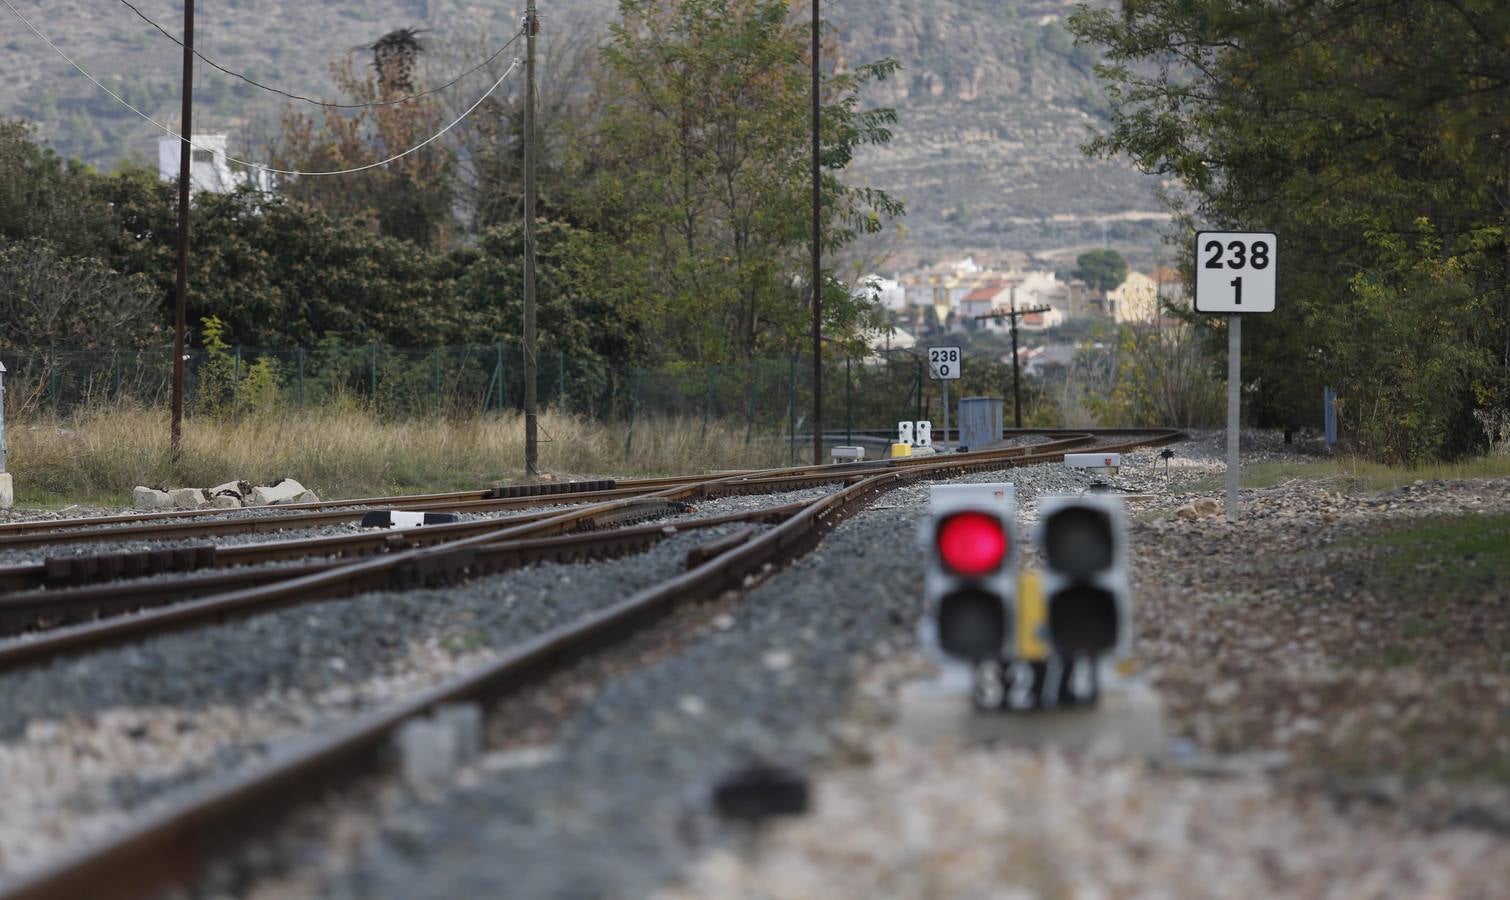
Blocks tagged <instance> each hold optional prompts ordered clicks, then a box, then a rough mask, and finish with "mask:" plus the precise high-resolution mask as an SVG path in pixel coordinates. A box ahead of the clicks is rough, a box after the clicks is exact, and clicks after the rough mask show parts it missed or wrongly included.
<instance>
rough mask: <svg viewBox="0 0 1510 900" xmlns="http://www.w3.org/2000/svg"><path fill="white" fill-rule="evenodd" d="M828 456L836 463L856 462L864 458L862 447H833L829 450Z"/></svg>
mask: <svg viewBox="0 0 1510 900" xmlns="http://www.w3.org/2000/svg"><path fill="white" fill-rule="evenodd" d="M829 454H830V455H831V456H832V457H833V460H834V462H836V463H837V462H857V461H859V460H862V459H864V458H865V448H864V447H833V448H830V449H829Z"/></svg>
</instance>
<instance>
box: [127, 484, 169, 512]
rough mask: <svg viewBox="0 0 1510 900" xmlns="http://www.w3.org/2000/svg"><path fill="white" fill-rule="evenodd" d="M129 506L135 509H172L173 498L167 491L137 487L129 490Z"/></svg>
mask: <svg viewBox="0 0 1510 900" xmlns="http://www.w3.org/2000/svg"><path fill="white" fill-rule="evenodd" d="M131 505H132V506H133V507H135V508H137V509H172V508H173V498H172V497H169V496H168V492H167V491H159V490H157V489H156V488H149V487H142V486H141V485H137V486H136V487H135V488H133V489H132V490H131Z"/></svg>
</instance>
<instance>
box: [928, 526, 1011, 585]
mask: <svg viewBox="0 0 1510 900" xmlns="http://www.w3.org/2000/svg"><path fill="white" fill-rule="evenodd" d="M936 539H937V544H938V552H939V558H940V559H941V560H943V563H944V565H945V566H946V567H947V568H949V569H950V570H952V571H953V572H955V573H956V574H959V575H985V574H988V573H990V572H993V571H995V570H996V569H997V567H999V566H1000V565H1001V562H1002V560H1004V559H1006V557H1007V549H1008V547H1007V532H1006V529H1005V528H1003V527H1002V524H1001V520H999V519H997V518H995V517H994V516H988V515H986V514H985V513H978V512H962V513H955V514H954V515H952V516H949V517H948V518H946V519H944V520H943V521H942V522H940V523H939V527H938V531H937V538H936Z"/></svg>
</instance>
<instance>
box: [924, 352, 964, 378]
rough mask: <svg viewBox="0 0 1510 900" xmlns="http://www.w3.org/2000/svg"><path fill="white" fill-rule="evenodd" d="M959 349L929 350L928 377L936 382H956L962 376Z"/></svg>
mask: <svg viewBox="0 0 1510 900" xmlns="http://www.w3.org/2000/svg"><path fill="white" fill-rule="evenodd" d="M960 359H961V357H960V352H959V348H958V347H929V348H928V377H929V378H932V379H933V380H934V381H954V380H955V379H957V378H959V374H960Z"/></svg>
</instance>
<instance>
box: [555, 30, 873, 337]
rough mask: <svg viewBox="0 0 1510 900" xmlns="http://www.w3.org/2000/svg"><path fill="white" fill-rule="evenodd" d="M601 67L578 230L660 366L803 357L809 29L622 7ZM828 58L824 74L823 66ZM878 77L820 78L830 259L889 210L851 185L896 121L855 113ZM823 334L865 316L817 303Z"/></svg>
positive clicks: (851, 73) (840, 303) (842, 331)
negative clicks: (609, 254) (598, 244)
mask: <svg viewBox="0 0 1510 900" xmlns="http://www.w3.org/2000/svg"><path fill="white" fill-rule="evenodd" d="M619 9H620V14H621V21H620V22H618V23H616V24H614V25H613V26H612V28H611V36H610V39H609V41H608V43H607V44H606V45H605V46H604V48H603V50H602V63H603V65H602V77H601V78H600V79H599V81H598V84H597V87H596V90H595V97H594V101H593V102H594V107H595V115H594V117H593V119H592V120H591V122H592V124H591V129H590V131H589V132H588V133H587V134H585V135H584V136H583V138H582V139H581V140H580V141H578V142H577V146H578V149H579V156H578V162H577V166H578V169H579V171H580V172H581V173H582V176H581V177H582V179H583V180H584V181H585V182H587V184H588V187H587V191H586V196H585V198H584V206H585V208H586V209H587V210H588V216H589V219H588V220H589V222H590V224H591V225H592V227H594V228H595V229H596V230H598V231H599V232H600V233H602V234H604V235H606V236H611V238H612V239H613V241H614V246H615V247H616V252H617V256H616V259H615V260H614V262H615V267H614V271H615V272H616V274H617V275H618V277H619V278H620V279H621V280H622V282H623V283H625V284H628V285H633V286H634V288H635V289H636V293H637V294H638V295H639V296H640V297H641V298H643V299H642V302H643V303H644V304H645V306H646V310H645V317H646V320H647V321H649V322H651V323H652V324H653V327H654V328H655V329H656V331H657V336H658V338H659V344H660V347H661V349H662V351H663V352H665V353H666V354H667V355H668V356H672V357H680V358H683V359H690V360H695V361H700V362H723V361H728V360H746V359H752V358H755V357H757V356H760V355H763V354H782V355H785V354H787V353H790V352H792V351H793V350H794V349H795V348H797V347H798V346H800V345H801V342H802V339H803V335H804V333H805V332H806V329H807V327H808V326H807V324H806V323H807V322H808V321H809V312H808V310H810V309H811V296H812V285H811V284H810V280H811V279H810V278H808V277H804V272H805V268H804V265H803V261H804V259H805V249H806V247H807V243H808V241H809V238H810V235H811V224H810V221H811V215H810V212H809V203H810V194H809V185H808V180H807V179H808V166H809V159H810V157H809V153H810V152H811V151H810V144H809V140H810V137H809V134H810V133H809V131H808V128H809V123H808V115H809V102H810V99H809V94H808V77H809V62H808V43H809V35H808V32H807V28H806V27H805V26H804V25H803V24H802V23H800V22H798V21H796V20H795V19H794V18H793V17H792V16H791V15H790V14H789V10H788V7H787V4H786V3H784V2H781V0H621V2H620V5H619ZM830 58H832V57H830ZM895 68H896V66H895V64H894V63H892V62H890V61H885V62H880V63H874V64H865V65H860V66H857V67H855V68H853V69H852V70H848V71H844V72H836V71H830V72H828V73H827V75H826V76H825V81H824V87H823V122H824V126H823V132H822V134H821V140H822V147H823V149H822V154H821V159H822V165H823V169H824V180H823V195H824V200H825V202H824V214H825V225H824V232H823V236H822V238H823V243H824V246H825V247H827V248H829V249H835V248H838V247H840V246H843V245H844V244H846V243H848V242H849V241H851V240H853V239H854V238H855V237H856V236H857V235H858V234H861V233H874V232H876V231H878V230H880V229H881V228H882V227H883V225H884V222H883V220H884V219H885V218H887V217H890V216H893V215H896V214H899V213H900V212H901V206H900V204H899V203H897V202H896V201H895V200H893V199H892V198H891V197H889V196H888V195H886V194H885V193H884V192H882V191H879V190H876V189H873V188H868V187H865V188H860V187H852V186H849V185H846V184H845V183H844V182H842V181H841V180H840V177H839V176H840V175H841V174H842V173H843V172H844V170H845V169H846V168H847V167H848V166H849V164H850V162H851V160H852V158H853V155H854V153H855V151H856V150H857V149H858V148H859V147H860V146H862V145H865V144H880V143H885V142H886V141H888V140H889V139H890V132H889V131H888V126H889V125H890V124H891V123H892V122H893V121H894V120H895V114H894V113H893V112H892V111H891V110H887V109H862V108H861V106H860V103H859V98H860V94H861V91H862V90H863V88H864V87H865V85H867V84H869V83H870V82H872V81H875V80H878V79H882V78H885V77H887V76H888V75H889V74H891V73H892V72H893V71H894V70H895ZM824 291H825V293H824V301H825V302H824V310H825V323H824V325H825V331H826V332H827V333H828V334H829V335H830V336H832V337H835V338H838V339H840V340H841V341H842V340H846V339H851V338H853V337H855V335H856V331H855V326H856V323H859V322H861V321H863V320H864V319H865V318H866V316H865V313H864V311H863V310H856V309H852V308H851V307H853V306H855V305H856V304H857V302H858V301H856V300H855V299H854V298H853V297H852V296H851V295H850V293H849V292H848V291H846V290H843V289H842V288H838V287H837V286H836V285H827V286H825V287H824Z"/></svg>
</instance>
